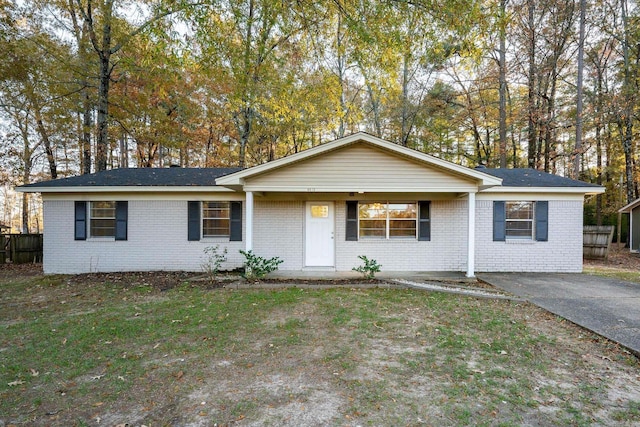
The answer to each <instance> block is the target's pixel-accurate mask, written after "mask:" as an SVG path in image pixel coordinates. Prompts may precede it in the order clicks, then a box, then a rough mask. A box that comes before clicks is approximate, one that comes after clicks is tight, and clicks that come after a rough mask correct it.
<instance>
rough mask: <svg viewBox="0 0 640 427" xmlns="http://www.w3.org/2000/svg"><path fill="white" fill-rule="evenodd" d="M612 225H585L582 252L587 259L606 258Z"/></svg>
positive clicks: (611, 235) (609, 245) (611, 234)
mask: <svg viewBox="0 0 640 427" xmlns="http://www.w3.org/2000/svg"><path fill="white" fill-rule="evenodd" d="M613 229H614V227H613V225H601V226H597V225H585V226H584V228H583V232H582V233H583V234H582V235H583V243H582V254H583V256H584V257H585V258H587V259H606V258H607V257H608V256H609V248H610V247H611V241H612V240H613Z"/></svg>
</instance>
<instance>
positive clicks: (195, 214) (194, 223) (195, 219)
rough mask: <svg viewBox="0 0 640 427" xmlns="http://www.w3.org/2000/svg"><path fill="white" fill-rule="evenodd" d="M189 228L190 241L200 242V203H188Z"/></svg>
mask: <svg viewBox="0 0 640 427" xmlns="http://www.w3.org/2000/svg"><path fill="white" fill-rule="evenodd" d="M188 227H189V232H188V234H187V236H188V240H189V241H196V240H200V202H189V203H188Z"/></svg>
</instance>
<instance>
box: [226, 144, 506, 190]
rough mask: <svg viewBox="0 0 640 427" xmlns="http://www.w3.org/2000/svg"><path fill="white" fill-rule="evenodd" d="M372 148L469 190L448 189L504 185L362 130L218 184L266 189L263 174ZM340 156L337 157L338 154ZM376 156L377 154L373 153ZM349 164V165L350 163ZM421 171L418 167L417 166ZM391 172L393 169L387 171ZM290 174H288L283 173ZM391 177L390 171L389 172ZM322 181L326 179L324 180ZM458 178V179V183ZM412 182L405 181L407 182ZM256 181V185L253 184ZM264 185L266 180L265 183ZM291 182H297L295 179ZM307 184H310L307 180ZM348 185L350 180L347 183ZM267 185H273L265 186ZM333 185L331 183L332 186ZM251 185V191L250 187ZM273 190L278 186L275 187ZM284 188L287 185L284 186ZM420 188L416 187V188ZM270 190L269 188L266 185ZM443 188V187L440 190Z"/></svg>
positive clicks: (353, 156) (354, 156) (352, 156)
mask: <svg viewBox="0 0 640 427" xmlns="http://www.w3.org/2000/svg"><path fill="white" fill-rule="evenodd" d="M355 146H359V147H365V148H364V149H362V148H360V150H359V151H358V150H351V151H347V150H346V149H347V148H348V147H351V148H353V147H355ZM366 149H369V150H370V151H368V153H374V152H375V153H377V154H376V155H375V156H376V158H378V155H382V156H384V157H385V158H386V159H389V160H390V161H391V162H394V160H393V159H402V163H398V162H394V165H395V166H396V167H397V168H400V169H401V168H403V167H405V166H407V165H411V166H416V167H418V168H421V169H420V170H421V171H422V172H425V173H428V172H427V170H430V171H432V172H433V171H435V172H436V173H437V175H438V177H444V176H446V177H448V178H450V181H452V183H453V184H455V183H456V182H464V184H465V189H464V190H454V189H453V187H455V185H453V186H452V188H449V189H448V191H470V190H471V188H470V186H473V187H474V188H475V189H477V188H478V186H492V185H500V182H501V180H500V178H497V177H494V176H491V175H488V174H485V173H483V172H481V171H478V170H474V169H469V168H466V167H464V166H460V165H456V164H454V163H451V162H447V161H445V160H442V159H438V158H437V157H433V156H430V155H428V154H424V153H421V152H419V151H416V150H412V149H410V148H406V147H402V146H400V145H397V144H394V143H392V142H389V141H385V140H383V139H380V138H377V137H375V136H372V135H369V134H367V133H364V132H358V133H356V134H353V135H350V136H347V137H344V138H340V139H337V140H334V141H331V142H327V143H324V144H321V145H318V146H316V147H313V148H310V149H308V150H305V151H302V152H299V153H296V154H293V155H291V156H288V157H284V158H281V159H278V160H275V161H273V162H269V163H265V164H262V165H259V166H254V167H252V168H249V169H245V170H243V171H239V172H236V173H233V174H230V175H227V176H224V177H221V178H219V179H217V180H216V183H217V184H218V185H223V186H229V187H232V188H238V189H239V188H244V186H245V185H247V186H249V187H247V188H245V189H246V190H247V191H262V190H259V189H258V186H257V184H258V183H259V182H260V181H261V178H260V176H263V177H265V176H268V175H272V177H275V176H277V174H276V171H278V170H280V173H282V172H283V171H284V170H285V168H288V169H290V170H291V171H294V172H296V173H290V174H289V175H291V177H293V176H299V175H300V173H299V172H301V171H302V169H303V168H306V167H310V168H311V169H314V168H315V167H316V166H318V165H320V164H324V165H325V166H327V165H329V162H326V161H324V160H323V159H327V158H330V159H333V160H337V159H338V158H339V157H340V156H342V160H344V161H346V162H345V163H349V162H351V163H352V164H356V163H358V162H359V161H368V160H370V159H369V158H362V157H358V156H363V155H365V154H366V153H367V152H365V151H364V150H366ZM356 151H358V152H356ZM336 155H337V156H336ZM372 155H373V154H372ZM347 167H349V166H347ZM368 169H369V170H365V171H364V173H365V175H367V174H368V173H371V172H373V171H371V169H372V167H371V166H370V165H369V167H368ZM416 170H417V169H416ZM338 172H342V173H344V174H345V178H346V179H348V178H349V176H348V175H349V174H347V173H346V172H347V171H345V170H340V171H338ZM387 172H389V170H387ZM396 172H397V173H398V174H402V173H403V171H402V170H398V169H396ZM330 173H333V171H332V169H331V167H328V169H327V168H325V170H324V172H323V175H324V176H323V177H321V178H326V175H327V174H330ZM285 175H287V173H284V174H283V176H285ZM387 176H389V173H387ZM320 181H321V183H322V179H320ZM454 181H455V182H454ZM407 182H408V181H405V183H407ZM251 183H253V184H254V185H251ZM262 184H264V183H262ZM291 184H295V183H294V182H292V183H291ZM307 184H310V183H308V182H307ZM344 184H348V183H344ZM265 187H269V186H267V185H265ZM329 187H331V186H329ZM250 188H251V190H250ZM271 188H272V190H273V189H275V187H273V186H271ZM302 188H303V187H301V186H300V185H293V186H292V187H291V190H290V191H300V190H301V189H302ZM349 188H350V190H347V189H346V187H345V188H341V187H340V188H339V187H336V186H333V187H331V188H326V191H354V187H353V186H350V187H349ZM385 188H386V190H390V189H391V188H390V187H389V186H383V188H381V189H385ZM280 189H281V190H284V188H280ZM416 189H417V188H414V191H415V190H416ZM419 189H420V190H423V191H428V183H422V186H420V188H419ZM265 190H267V188H265ZM313 190H314V191H322V190H321V188H316V187H314V188H313ZM370 191H371V190H370ZM439 191H441V190H439Z"/></svg>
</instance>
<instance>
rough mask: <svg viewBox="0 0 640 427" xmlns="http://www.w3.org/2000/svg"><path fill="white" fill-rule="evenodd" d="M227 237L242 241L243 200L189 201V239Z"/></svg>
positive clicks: (191, 240)
mask: <svg viewBox="0 0 640 427" xmlns="http://www.w3.org/2000/svg"><path fill="white" fill-rule="evenodd" d="M203 237H227V238H228V239H229V241H230V242H240V241H242V202H240V201H233V202H220V201H217V202H200V201H197V200H194V201H190V202H187V240H188V241H190V242H195V241H198V240H200V239H201V238H203Z"/></svg>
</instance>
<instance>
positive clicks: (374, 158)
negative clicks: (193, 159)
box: [18, 132, 604, 277]
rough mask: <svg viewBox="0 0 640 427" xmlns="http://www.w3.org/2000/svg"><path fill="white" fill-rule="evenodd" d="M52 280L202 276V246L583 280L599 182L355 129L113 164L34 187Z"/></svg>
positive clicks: (289, 266)
mask: <svg viewBox="0 0 640 427" xmlns="http://www.w3.org/2000/svg"><path fill="white" fill-rule="evenodd" d="M18 190H19V191H25V192H40V193H42V199H43V203H44V271H45V273H85V272H109V271H151V270H186V271H200V270H201V268H202V263H203V259H204V249H205V248H207V247H210V246H219V247H220V250H222V249H223V248H226V249H227V250H228V254H227V258H228V260H227V262H226V264H225V265H224V266H223V268H235V267H241V266H242V265H243V261H244V257H243V256H242V255H241V254H240V253H239V250H240V249H243V250H253V252H254V253H255V254H257V255H259V256H263V257H267V258H270V257H274V256H277V257H279V258H281V259H282V260H283V261H284V262H283V263H282V264H281V265H280V269H281V270H298V271H301V270H307V271H308V270H311V271H313V270H319V271H320V270H325V271H326V270H330V271H334V270H335V271H350V270H351V269H352V267H355V266H358V265H360V264H361V261H360V260H359V259H358V258H357V257H358V256H359V255H366V256H367V257H368V258H373V259H375V260H376V261H377V262H378V263H379V264H381V265H382V269H383V271H461V272H465V273H466V275H467V276H469V277H473V276H474V275H475V273H476V272H487V271H511V272H521V271H530V272H537V271H539V272H580V271H582V214H583V213H582V212H583V200H584V197H585V195H587V194H596V193H602V192H603V191H604V188H602V187H600V186H596V185H593V184H589V183H585V182H581V181H574V180H570V179H567V178H562V177H558V176H555V175H551V174H547V173H543V172H539V171H535V170H531V169H487V168H476V169H470V168H467V167H463V166H460V165H457V164H454V163H451V162H447V161H444V160H441V159H438V158H436V157H433V156H430V155H427V154H424V153H421V152H418V151H415V150H412V149H409V148H405V147H402V146H400V145H397V144H394V143H391V142H389V141H385V140H382V139H380V138H376V137H374V136H371V135H369V134H366V133H362V132H359V133H356V134H353V135H351V136H347V137H344V138H341V139H337V140H335V141H331V142H327V143H324V144H321V145H319V146H316V147H313V148H310V149H307V150H305V151H302V152H299V153H296V154H293V155H291V156H288V157H285V158H281V159H278V160H275V161H272V162H269V163H266V164H262V165H259V166H255V167H251V168H247V169H237V168H162V169H158V168H155V169H154V168H146V169H142V168H141V169H115V170H109V171H104V172H99V173H95V174H90V175H82V176H77V177H71V178H64V179H57V180H52V181H46V182H40V183H35V184H29V185H25V186H22V187H19V188H18Z"/></svg>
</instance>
